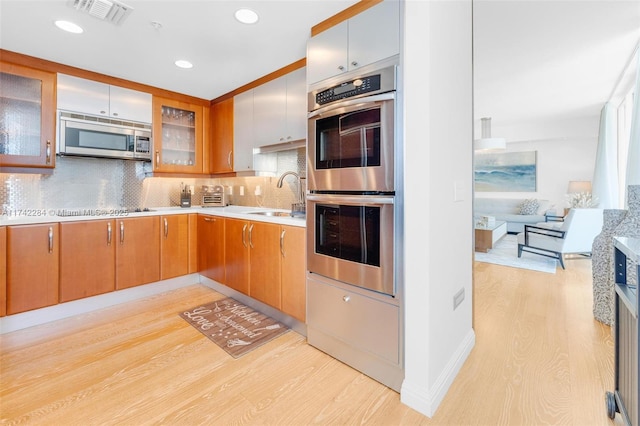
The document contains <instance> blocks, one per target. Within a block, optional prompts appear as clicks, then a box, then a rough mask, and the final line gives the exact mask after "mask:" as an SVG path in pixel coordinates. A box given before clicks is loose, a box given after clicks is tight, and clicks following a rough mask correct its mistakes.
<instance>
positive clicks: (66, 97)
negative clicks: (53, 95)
mask: <svg viewBox="0 0 640 426" xmlns="http://www.w3.org/2000/svg"><path fill="white" fill-rule="evenodd" d="M151 105H152V96H151V94H150V93H145V92H140V91H137V90H132V89H128V88H125V87H120V86H113V85H110V84H106V83H101V82H99V81H93V80H87V79H85V78H80V77H74V76H71V75H66V74H60V73H59V74H58V109H59V110H64V111H72V112H78V113H81V114H89V115H94V116H98V117H108V118H112V119H115V120H128V121H136V122H140V123H151V121H152V107H151Z"/></svg>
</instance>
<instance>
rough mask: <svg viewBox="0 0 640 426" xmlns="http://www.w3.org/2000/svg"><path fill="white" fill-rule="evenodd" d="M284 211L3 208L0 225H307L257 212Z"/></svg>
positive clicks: (242, 208)
mask: <svg viewBox="0 0 640 426" xmlns="http://www.w3.org/2000/svg"><path fill="white" fill-rule="evenodd" d="M264 211H270V212H285V213H288V212H289V211H288V210H282V209H272V208H263V207H248V206H226V207H202V206H192V207H184V208H183V207H150V208H149V211H129V210H127V209H125V208H119V207H114V208H101V209H93V208H77V209H72V208H65V209H16V210H11V209H4V210H3V211H2V215H1V216H0V226H12V225H28V224H39V223H58V222H60V223H62V222H77V221H81V220H101V219H116V220H117V219H122V218H135V217H145V216H162V215H173V214H189V213H196V214H205V215H210V216H222V217H230V218H235V219H244V220H252V221H256V222H268V223H277V224H282V225H290V226H299V227H305V226H306V219H305V218H304V217H291V216H266V215H260V214H255V213H256V212H264Z"/></svg>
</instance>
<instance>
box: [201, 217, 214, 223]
mask: <svg viewBox="0 0 640 426" xmlns="http://www.w3.org/2000/svg"><path fill="white" fill-rule="evenodd" d="M204 221H205V222H215V221H216V220H215V219H212V218H210V217H205V218H204Z"/></svg>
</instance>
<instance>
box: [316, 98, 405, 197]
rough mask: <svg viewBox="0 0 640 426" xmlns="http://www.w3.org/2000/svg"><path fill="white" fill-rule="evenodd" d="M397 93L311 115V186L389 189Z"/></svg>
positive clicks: (319, 188)
mask: <svg viewBox="0 0 640 426" xmlns="http://www.w3.org/2000/svg"><path fill="white" fill-rule="evenodd" d="M394 117H395V92H390V93H383V94H379V95H373V96H369V97H364V98H358V99H349V100H345V101H343V102H339V103H337V104H333V105H331V106H327V107H324V108H320V109H318V110H316V111H313V112H311V113H310V114H309V146H308V149H307V166H308V173H307V179H308V182H307V185H308V189H309V190H310V191H372V192H393V191H395V182H394V145H395V144H394V132H395V129H394Z"/></svg>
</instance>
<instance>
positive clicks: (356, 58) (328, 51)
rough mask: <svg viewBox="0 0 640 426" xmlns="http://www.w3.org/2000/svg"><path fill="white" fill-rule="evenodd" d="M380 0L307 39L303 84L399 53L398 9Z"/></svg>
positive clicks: (392, 4) (397, 6)
mask: <svg viewBox="0 0 640 426" xmlns="http://www.w3.org/2000/svg"><path fill="white" fill-rule="evenodd" d="M399 4H400V3H399V2H397V1H383V2H381V3H379V4H377V5H375V6H373V7H371V8H369V9H367V10H365V11H363V12H362V13H360V14H358V15H356V16H354V17H352V18H350V19H348V20H346V21H343V22H341V23H339V24H337V25H335V26H333V27H331V28H329V29H327V30H326V31H323V32H321V33H319V34H317V35H315V36H314V37H311V39H309V42H308V44H307V81H308V82H309V84H314V83H317V82H319V81H322V80H324V79H327V78H330V77H334V76H336V75H340V74H342V73H344V72H347V71H353V70H355V69H358V68H360V67H363V66H365V65H369V64H372V63H374V62H377V61H380V60H382V59H386V58H389V57H391V56H394V55H397V54H399V53H400V6H399Z"/></svg>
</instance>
